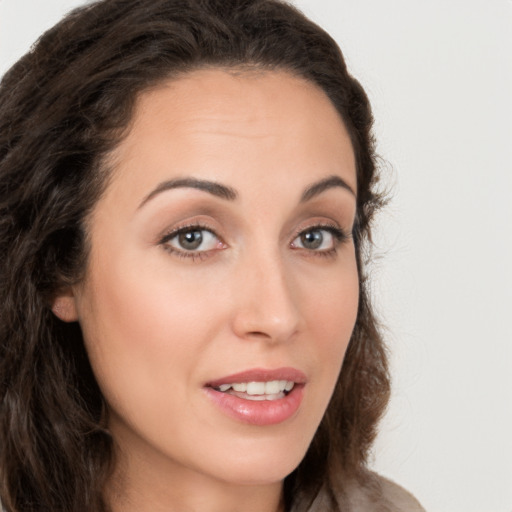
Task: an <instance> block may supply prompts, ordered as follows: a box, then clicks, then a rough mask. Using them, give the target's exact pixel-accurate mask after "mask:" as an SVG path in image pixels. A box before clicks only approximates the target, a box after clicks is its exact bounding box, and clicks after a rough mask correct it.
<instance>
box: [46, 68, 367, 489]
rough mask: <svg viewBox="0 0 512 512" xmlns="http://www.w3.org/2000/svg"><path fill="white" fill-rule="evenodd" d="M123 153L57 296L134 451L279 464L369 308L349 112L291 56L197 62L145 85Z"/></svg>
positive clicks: (211, 473) (300, 435)
mask: <svg viewBox="0 0 512 512" xmlns="http://www.w3.org/2000/svg"><path fill="white" fill-rule="evenodd" d="M111 156H112V158H111V159H110V164H111V165H112V166H113V168H114V171H113V175H112V179H111V181H110V182H109V185H108V187H107V189H106V191H105V193H104V195H103V196H102V197H101V198H100V200H99V201H98V203H97V205H96V207H95V209H94V211H93V212H92V214H91V216H90V218H89V223H88V228H89V235H90V241H91V251H90V258H89V263H88V268H87V272H86V277H85V280H84V281H83V283H81V284H80V285H79V286H77V287H75V288H73V289H72V290H71V292H72V293H71V295H69V296H68V295H62V296H61V297H58V298H57V299H56V301H55V304H54V311H55V312H56V314H58V315H59V316H61V318H63V319H65V320H73V319H75V318H76V319H78V321H79V322H80V325H81V327H82V330H83V334H84V339H85V344H86V348H87V351H88V354H89V357H90V360H91V364H92V368H93V370H94V373H95V375H96V377H97V380H98V383H99V386H100V388H101V390H102V392H103V394H104V397H105V400H106V402H107V404H108V408H109V428H110V430H111V432H112V434H113V437H114V439H115V440H116V442H117V444H118V446H119V448H120V450H121V452H122V453H124V454H125V457H126V460H127V461H128V462H127V463H128V467H129V468H132V469H133V468H137V469H138V470H141V471H143V472H146V473H147V472H150V473H151V471H155V472H157V471H158V474H159V475H162V474H170V473H172V472H174V474H175V475H199V474H200V475H202V476H203V477H204V476H206V477H209V478H213V479H216V480H221V481H224V482H232V483H233V482H234V483H243V484H247V483H252V484H266V483H271V482H279V481H280V480H282V479H283V478H284V477H285V476H286V475H287V474H289V473H290V472H291V471H292V470H293V469H294V468H295V467H296V466H297V465H298V464H299V462H300V460H301V459H302V458H303V456H304V454H305V452H306V450H307V448H308V445H309V444H310V442H311V439H312V438H313V435H314V433H315V431H316V429H317V427H318V424H319V423H320V420H321V418H322V416H323V414H324V411H325V409H326V407H327V404H328V402H329V399H330V397H331V393H332V391H333V387H334V385H335V382H336V379H337V377H338V374H339V372H340V368H341V364H342V361H343V357H344V354H345V350H346V348H347V344H348V342H349V338H350V336H351V333H352V330H353V327H354V323H355V319H356V314H357V303H358V292H359V290H358V274H357V268H356V259H355V251H354V243H353V240H352V238H351V230H352V226H353V222H354V216H355V211H356V199H355V195H354V191H355V190H356V172H355V161H354V155H353V151H352V147H351V143H350V140H349V136H348V134H347V132H346V130H345V127H344V125H343V123H342V121H341V119H340V117H339V116H338V114H337V112H336V111H335V109H334V107H333V106H332V104H331V103H330V101H329V100H328V99H327V97H326V96H325V94H324V93H323V92H322V91H321V90H319V89H318V88H317V87H315V86H314V85H312V84H310V83H308V82H306V81H304V80H302V79H299V78H296V77H293V76H291V75H289V74H286V73H281V72H261V73H254V72H253V73H250V74H248V73H243V72H242V73H239V74H234V73H228V72H226V71H222V70H211V69H210V70H202V71H196V72H193V73H190V74H188V75H187V76H185V77H184V78H180V79H179V80H175V81H172V82H169V83H167V84H165V85H163V86H161V87H159V88H157V89H154V90H151V91H150V92H146V93H145V94H143V95H142V96H141V97H140V99H139V101H138V104H137V108H136V111H135V115H134V119H133V125H132V127H131V130H130V132H129V134H128V136H127V137H126V138H125V139H124V140H123V141H122V142H121V143H120V145H119V146H118V147H117V149H116V150H115V151H114V153H113V154H112V155H111ZM165 472H167V473H165Z"/></svg>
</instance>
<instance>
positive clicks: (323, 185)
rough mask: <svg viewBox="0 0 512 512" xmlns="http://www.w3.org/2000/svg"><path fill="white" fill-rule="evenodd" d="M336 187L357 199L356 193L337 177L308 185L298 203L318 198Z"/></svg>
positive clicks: (330, 177)
mask: <svg viewBox="0 0 512 512" xmlns="http://www.w3.org/2000/svg"><path fill="white" fill-rule="evenodd" d="M336 187H340V188H344V189H345V190H348V191H349V192H350V193H351V194H352V195H353V196H354V197H357V196H356V192H355V191H354V190H353V189H352V187H351V186H350V185H349V184H348V183H347V182H346V181H345V180H344V179H342V178H340V177H339V176H329V177H328V178H324V179H323V180H320V181H318V182H317V183H313V185H310V186H309V187H308V188H307V189H306V190H304V192H303V193H302V196H301V198H300V202H301V203H305V202H306V201H309V200H311V199H313V198H314V197H316V196H318V195H319V194H321V193H322V192H325V191H326V190H329V189H331V188H336Z"/></svg>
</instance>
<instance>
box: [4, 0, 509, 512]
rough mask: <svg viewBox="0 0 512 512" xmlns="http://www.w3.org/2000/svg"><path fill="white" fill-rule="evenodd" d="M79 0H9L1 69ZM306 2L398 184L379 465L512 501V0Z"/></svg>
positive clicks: (460, 496)
mask: <svg viewBox="0 0 512 512" xmlns="http://www.w3.org/2000/svg"><path fill="white" fill-rule="evenodd" d="M148 1H151V0H148ZM80 3H81V2H80V1H77V0H44V1H41V0H0V74H3V73H4V72H5V70H6V69H7V68H8V67H9V66H10V65H11V64H12V63H13V62H14V61H15V60H16V59H17V58H18V57H19V56H21V55H22V54H23V53H24V52H25V51H27V50H28V48H29V47H30V45H31V43H32V42H33V41H34V40H35V39H36V38H37V37H38V35H39V34H40V33H41V32H42V31H43V30H44V29H45V28H48V27H49V26H51V25H52V24H53V23H54V22H56V21H57V20H58V19H59V18H60V17H61V16H62V15H63V14H64V13H65V12H67V11H68V10H69V9H70V8H72V7H74V6H76V5H79V4H80ZM295 3H296V5H297V6H299V7H300V8H301V9H302V10H303V11H304V12H305V13H306V14H307V15H309V16H310V17H311V18H312V19H313V20H315V21H316V22H318V23H319V24H320V25H322V26H323V27H324V28H326V29H327V30H328V31H329V32H330V33H331V35H332V36H333V37H334V38H335V39H336V40H337V41H338V43H339V44H340V46H341V48H342V50H343V52H344V54H345V57H346V59H347V62H348V64H349V67H350V69H351V70H352V73H353V74H354V75H355V76H356V77H357V78H358V79H359V80H360V81H361V82H362V84H363V86H364V87H365V88H366V90H367V92H368V94H369V96H370V100H371V101H372V104H373V107H374V113H375V117H376V135H377V139H378V141H379V145H378V148H379V154H380V155H381V157H382V168H383V174H384V178H385V179H384V184H385V186H386V187H388V188H390V189H391V190H392V196H393V199H392V201H391V203H390V204H389V206H388V207H387V209H386V211H385V212H384V213H383V214H382V215H381V216H380V220H379V226H378V232H377V238H376V242H377V244H376V245H377V247H376V251H375V255H376V257H375V263H374V265H373V270H372V277H373V287H374V289H373V292H374V295H375V300H376V302H377V304H378V309H379V316H380V318H381V320H382V322H383V323H384V324H385V326H386V331H385V332H386V338H387V341H388V345H389V348H390V352H391V354H392V373H393V380H394V391H393V398H392V401H391V405H390V408H389V412H388V414H387V416H386V418H385V420H384V422H383V424H382V429H381V435H380V437H379V439H378V442H377V444H376V447H375V451H374V455H373V460H372V466H373V467H374V468H375V469H376V470H377V471H379V472H380V473H382V474H384V475H386V476H388V477H390V478H392V479H393V480H396V481H397V482H399V483H400V484H402V485H403V486H405V487H406V488H408V489H409V490H411V491H412V492H413V493H414V494H415V495H416V496H417V497H418V498H419V500H420V501H421V502H422V503H423V505H424V506H425V507H426V509H427V510H428V511H430V512H512V327H511V321H510V319H511V317H512V271H511V266H512V227H511V224H512V201H511V199H510V197H511V194H512V2H511V1H510V0H429V1H428V2H427V1H423V0H297V1H296V2H295Z"/></svg>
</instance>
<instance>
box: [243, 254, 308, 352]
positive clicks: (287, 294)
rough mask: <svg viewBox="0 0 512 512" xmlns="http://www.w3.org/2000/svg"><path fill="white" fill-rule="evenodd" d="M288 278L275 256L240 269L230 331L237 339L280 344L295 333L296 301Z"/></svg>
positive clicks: (297, 313) (282, 265)
mask: <svg viewBox="0 0 512 512" xmlns="http://www.w3.org/2000/svg"><path fill="white" fill-rule="evenodd" d="M287 274H290V272H286V268H285V265H284V263H283V262H282V261H281V259H280V258H278V257H276V256H275V255H274V256H271V255H268V256H267V257H265V258H263V257H262V258H258V259H257V261H254V259H251V261H250V262H247V263H246V264H245V265H241V266H240V268H239V269H238V279H237V285H236V286H237V290H236V292H235V294H234V297H235V303H234V314H233V330H234V332H235V333H236V335H237V336H238V337H239V338H243V339H262V340H265V341H267V342H273V343H280V342H286V341H288V340H290V339H291V338H292V337H293V336H294V335H295V334H296V333H297V332H298V330H299V324H300V318H301V317H300V313H299V308H298V297H297V295H296V294H294V289H293V279H292V276H291V275H287Z"/></svg>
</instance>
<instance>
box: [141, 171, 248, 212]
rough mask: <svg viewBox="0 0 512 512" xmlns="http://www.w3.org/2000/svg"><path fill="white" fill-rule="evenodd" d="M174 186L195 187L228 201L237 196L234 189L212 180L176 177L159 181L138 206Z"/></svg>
mask: <svg viewBox="0 0 512 512" xmlns="http://www.w3.org/2000/svg"><path fill="white" fill-rule="evenodd" d="M174 188H195V189H197V190H202V191H204V192H208V193H209V194H212V195H214V196H216V197H220V198H221V199H227V200H228V201H234V200H235V199H236V198H237V197H238V194H237V192H236V190H235V189H233V188H231V187H228V186H226V185H221V184H220V183H215V182H214V181H208V180H199V179H197V178H178V179H175V180H169V181H164V182H162V183H160V184H159V185H158V186H157V187H156V188H155V189H154V190H153V191H151V192H150V193H149V194H148V195H147V196H146V197H145V198H144V200H143V201H142V203H140V205H139V208H141V207H142V206H144V205H145V204H146V203H147V202H148V201H150V200H151V199H153V198H154V197H155V196H156V195H158V194H161V193H162V192H165V191H166V190H172V189H174Z"/></svg>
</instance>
